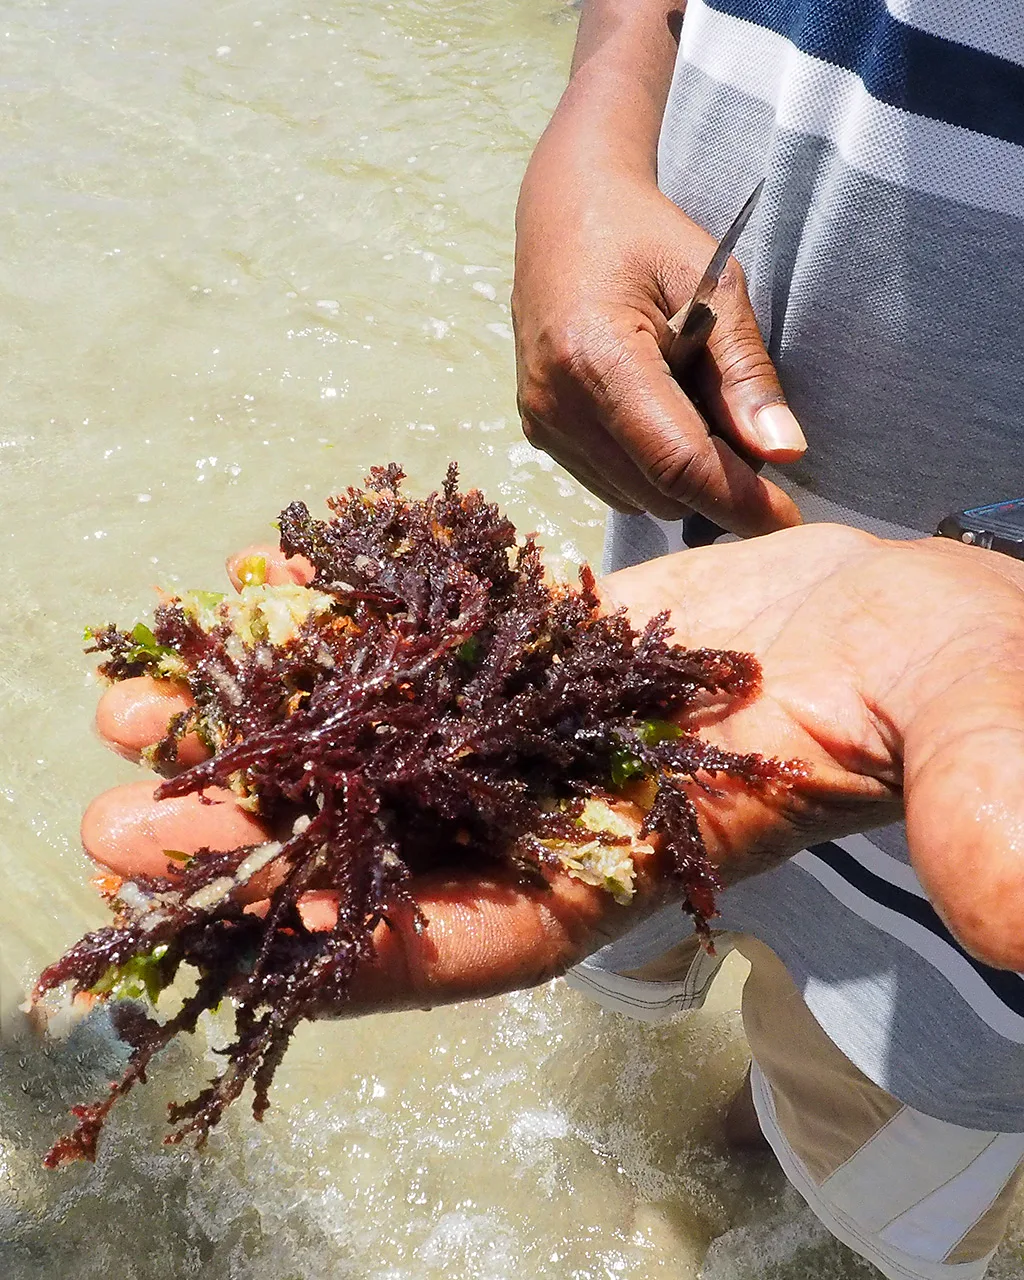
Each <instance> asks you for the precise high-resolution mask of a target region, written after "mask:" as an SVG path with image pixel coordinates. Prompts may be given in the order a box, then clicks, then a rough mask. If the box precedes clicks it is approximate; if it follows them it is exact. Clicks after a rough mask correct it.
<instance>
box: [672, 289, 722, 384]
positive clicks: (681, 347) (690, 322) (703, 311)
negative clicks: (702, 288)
mask: <svg viewBox="0 0 1024 1280" xmlns="http://www.w3.org/2000/svg"><path fill="white" fill-rule="evenodd" d="M716 318H717V317H716V316H715V313H714V312H713V311H712V310H711V308H710V307H709V306H708V305H707V304H706V303H704V302H695V303H694V304H693V306H692V307H690V309H689V311H688V312H687V313H686V316H685V319H684V320H683V323H682V325H681V326H680V327H679V328H678V329H675V330H674V332H675V337H674V338H673V339H672V345H671V346H670V347H669V349H668V358H667V360H668V367H669V368H670V369H671V370H672V372H673V373H674V374H675V376H676V381H677V382H679V384H680V385H681V386H683V385H684V379H685V377H686V375H687V373H688V372H689V369H690V365H691V364H692V363H693V361H694V359H695V358H696V356H697V354H698V353H699V352H701V351H703V350H704V348H705V347H706V346H707V344H708V338H710V337H711V330H712V329H713V328H714V327H715V320H716ZM669 328H670V329H674V326H673V324H672V321H671V320H670V321H669ZM684 390H685V386H684Z"/></svg>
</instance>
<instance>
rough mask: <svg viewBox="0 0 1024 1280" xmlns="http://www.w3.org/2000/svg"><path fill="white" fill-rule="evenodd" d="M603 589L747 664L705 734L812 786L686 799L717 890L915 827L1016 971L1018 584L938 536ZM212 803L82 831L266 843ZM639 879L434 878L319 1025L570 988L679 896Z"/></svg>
mask: <svg viewBox="0 0 1024 1280" xmlns="http://www.w3.org/2000/svg"><path fill="white" fill-rule="evenodd" d="M243 554H246V553H243ZM271 565H272V572H271V575H270V577H271V580H274V579H276V580H284V579H285V578H286V577H291V578H296V577H297V578H299V579H300V580H301V579H302V578H303V577H304V575H305V567H304V566H301V565H299V566H297V565H296V563H295V562H285V561H283V559H282V558H281V556H280V555H279V554H277V553H275V557H274V558H272V560H271ZM723 583H727V584H728V588H727V589H725V590H723ZM601 586H602V590H603V593H604V599H605V600H606V602H607V604H608V606H609V607H619V606H624V607H625V608H626V609H627V611H628V613H629V615H630V618H631V620H632V622H633V623H634V625H636V626H640V625H642V624H643V623H644V622H645V621H646V620H647V619H648V618H649V617H651V616H652V614H654V613H656V612H659V611H660V610H662V609H664V608H668V609H669V610H670V612H671V620H672V624H673V626H674V627H675V629H676V638H677V640H678V641H679V642H680V643H682V644H685V645H689V646H700V645H709V646H714V647H722V648H733V649H739V650H744V651H749V652H752V653H754V654H756V656H757V657H758V658H759V660H760V661H761V663H762V666H763V685H762V690H761V692H760V694H759V695H758V696H756V697H754V698H753V699H751V700H750V701H748V702H747V703H745V704H744V705H742V706H739V707H737V708H735V709H734V710H733V711H731V712H730V713H729V714H728V715H725V716H724V717H722V716H718V717H716V718H714V719H712V721H711V722H710V723H708V724H706V725H705V726H704V727H703V729H702V732H703V733H704V734H705V735H706V736H707V737H708V738H709V739H711V740H713V741H716V742H719V743H721V744H723V745H725V746H728V747H730V748H732V749H733V750H737V751H759V752H762V753H764V754H771V755H776V756H779V757H782V758H786V759H799V760H802V761H804V762H805V763H806V765H807V766H808V776H807V777H806V779H805V780H804V781H802V782H799V783H797V784H796V785H795V787H794V788H793V789H792V790H791V791H789V790H781V791H777V792H773V793H770V794H767V795H763V796H754V795H752V794H750V793H749V792H746V791H744V790H742V789H737V788H731V789H729V790H728V791H727V792H726V794H725V795H723V796H720V797H717V798H716V797H711V796H707V795H704V794H702V793H701V792H700V791H698V790H695V791H694V796H695V799H696V801H697V804H698V807H699V812H700V818H701V826H702V829H703V831H704V834H705V838H706V841H707V845H708V849H709V852H710V856H711V858H712V859H713V861H714V862H715V863H716V864H717V866H718V868H719V870H720V874H721V876H722V878H723V880H724V881H726V882H730V881H734V880H736V879H739V878H741V877H743V876H747V875H751V874H756V873H757V872H758V871H761V870H764V869H765V868H767V867H770V866H773V865H776V864H777V863H778V861H779V860H780V859H783V858H785V857H786V856H788V855H790V854H792V853H794V852H796V851H798V850H799V849H801V848H804V847H806V845H807V844H809V843H813V842H814V841H817V840H822V839H827V838H834V837H837V836H840V835H844V834H850V833H853V832H857V831H863V830H866V829H869V828H871V827H872V826H876V825H879V824H882V823H886V822H891V821H894V820H896V819H898V818H899V817H900V816H901V815H903V814H905V816H906V821H907V829H908V835H909V841H910V848H911V857H912V860H913V863H914V867H915V869H916V871H917V874H918V876H919V878H920V880H921V883H922V885H923V886H924V889H925V891H926V892H927V894H928V896H929V898H930V900H931V901H932V903H933V904H934V905H935V907H936V909H937V911H938V912H939V914H940V915H941V916H942V917H943V919H944V920H945V921H946V923H947V924H948V925H949V927H950V929H951V930H952V931H953V933H954V934H955V935H956V936H957V937H958V938H959V939H960V941H961V942H962V943H963V944H964V946H965V947H967V949H968V950H969V951H971V952H972V953H973V954H974V955H976V956H978V957H979V958H980V959H982V960H983V961H985V962H986V963H988V964H991V965H996V966H1000V967H1004V968H1009V969H1013V970H1022V969H1024V565H1021V564H1019V563H1018V562H1016V561H1013V560H1010V559H1008V558H1006V557H1003V556H999V555H996V554H994V553H991V552H983V551H977V550H973V549H970V548H966V547H962V546H960V545H958V544H954V543H951V542H947V541H944V540H940V539H933V540H930V541H926V542H918V543H900V542H884V541H880V540H878V539H876V538H873V537H871V536H870V535H868V534H864V533H860V532H857V531H855V530H851V529H844V528H839V527H836V526H828V525H813V526H806V527H803V528H799V529H791V530H787V531H784V532H780V533H778V534H774V535H771V536H769V537H766V538H759V539H756V540H753V541H750V542H746V543H737V544H732V545H727V546H715V547H708V548H705V549H702V550H699V551H689V552H684V553H681V554H679V555H675V556H669V557H665V558H664V559H662V560H656V561H652V562H650V563H648V564H645V565H641V566H638V567H636V568H633V569H628V570H625V571H623V572H621V573H617V574H613V575H611V576H610V577H607V578H605V579H603V581H602V584H601ZM186 703H187V695H186V694H185V693H184V691H183V689H182V688H181V687H180V686H174V685H172V684H170V683H169V682H155V681H151V680H146V679H142V680H140V681H126V682H124V683H122V684H120V685H115V686H113V688H112V689H111V690H109V691H108V692H107V694H105V695H104V698H103V700H102V701H101V704H100V708H99V711H98V717H97V719H98V724H99V728H100V731H101V733H102V734H103V736H104V737H105V738H106V739H107V741H108V742H110V743H111V745H113V746H115V747H116V748H117V749H118V750H120V751H122V752H125V753H128V754H131V753H133V752H136V751H137V750H138V749H139V748H140V747H141V746H143V745H145V743H146V742H152V741H155V740H156V739H157V738H158V737H159V736H160V735H161V734H162V732H163V730H164V728H165V727H166V724H167V720H168V717H169V716H170V715H171V714H173V712H174V711H176V710H178V709H180V708H181V707H182V706H183V705H186ZM218 798H219V799H220V800H221V803H219V804H216V805H212V806H211V805H203V804H201V803H200V801H199V799H198V797H196V796H187V797H183V798H179V799H176V800H169V801H163V802H157V801H155V800H154V799H153V794H152V785H151V784H148V783H136V784H131V785H130V786H128V787H120V788H116V789H114V790H113V791H110V792H107V793H106V794H105V795H104V796H101V797H99V799H98V800H97V801H95V802H94V803H93V805H92V806H91V807H90V809H89V811H88V812H87V814H86V816H85V819H84V821H83V841H84V843H85V846H86V850H87V851H88V852H89V853H90V854H91V855H92V856H93V857H94V858H96V859H97V860H98V861H101V862H102V863H103V864H104V865H105V866H107V867H109V868H110V869H112V870H114V871H115V872H117V873H118V874H121V875H131V874H133V873H138V872H140V871H142V870H145V869H152V868H153V865H154V864H153V859H154V857H156V858H157V860H158V862H159V863H160V865H161V867H162V866H163V865H166V866H167V867H168V870H170V871H173V867H174V864H173V863H172V864H166V860H165V859H163V858H162V855H161V853H160V851H161V850H162V849H166V848H174V849H177V850H182V851H185V852H190V851H194V850H195V849H197V848H200V847H202V846H204V845H208V844H209V845H216V843H217V841H220V844H219V847H222V848H231V847H234V846H236V845H239V844H242V843H253V841H254V839H257V840H258V839H260V838H261V837H262V833H261V830H260V828H259V825H258V823H257V821H256V820H255V819H254V818H253V817H252V815H250V814H248V813H246V812H245V811H243V810H240V809H238V808H237V806H236V805H235V804H234V802H233V800H232V799H231V798H230V796H229V795H228V793H221V794H220V795H219V797H218ZM214 824H216V831H214V830H213V825H214ZM637 861H638V871H639V885H640V887H639V893H638V895H637V900H636V903H635V905H634V906H631V907H630V908H624V907H621V906H618V905H616V904H615V903H614V901H613V900H612V899H611V897H610V895H608V894H607V893H605V892H604V891H603V890H600V889H595V888H591V887H589V886H587V885H584V884H582V883H580V882H579V881H577V880H574V879H572V878H571V877H569V876H567V875H563V874H556V873H550V874H548V877H547V878H548V880H549V888H548V889H547V890H542V889H537V888H528V887H523V886H522V885H519V884H516V883H514V882H512V880H511V879H505V878H503V877H500V876H495V875H493V874H488V875H486V876H484V875H481V876H480V877H479V878H477V879H474V878H468V877H465V876H461V877H460V878H458V879H453V878H451V877H444V876H437V875H435V876H431V877H429V878H427V877H424V878H422V879H421V880H420V881H418V882H414V887H415V890H416V898H417V900H418V902H419V904H420V906H421V908H422V910H423V913H424V915H425V916H426V918H427V920H428V922H429V923H428V926H427V928H426V929H425V930H424V932H423V933H421V934H417V933H416V932H415V931H414V930H413V929H412V927H411V921H410V920H409V918H408V916H407V915H406V914H405V913H403V912H402V911H398V912H396V913H395V922H396V923H397V925H398V928H397V929H396V930H395V931H389V930H387V929H386V928H384V927H383V926H382V927H381V929H380V930H379V932H378V934H377V936H376V939H375V941H376V944H377V956H376V959H375V960H374V961H373V963H372V964H369V965H367V966H366V967H365V969H364V970H363V971H362V972H361V973H359V974H358V975H357V981H356V984H355V989H354V991H353V995H352V999H351V1002H350V1003H349V1004H348V1005H347V1006H346V1007H345V1008H344V1009H342V1010H331V1011H325V1012H330V1013H340V1014H348V1013H359V1012H366V1011H372V1010H379V1009H385V1008H404V1007H427V1006H430V1005H434V1004H441V1003H446V1002H453V1001H458V1000H463V999H469V998H472V997H477V996H485V995H492V994H495V993H498V992H502V991H509V990H512V989H515V988H518V987H524V986H529V985H532V984H534V983H538V982H542V981H544V980H545V979H547V978H549V977H551V976H553V975H555V974H558V973H561V972H563V971H564V970H565V969H566V968H567V967H569V966H570V965H572V964H573V963H575V962H576V961H578V960H579V959H581V958H582V957H584V956H585V955H587V954H589V953H590V952H591V951H593V950H594V949H595V948H596V947H598V946H600V945H601V944H602V943H604V942H605V941H607V940H609V939H610V938H612V937H615V936H617V935H619V934H621V933H622V932H624V931H625V930H626V929H627V928H629V927H630V926H631V925H632V924H635V923H636V921H637V919H638V918H639V916H640V915H641V914H642V913H644V912H646V911H649V910H652V909H653V908H655V907H657V906H659V905H661V904H663V903H664V902H666V901H670V900H671V899H672V898H673V894H674V890H673V886H672V883H671V881H670V880H669V879H668V877H667V876H666V874H665V867H664V866H663V865H662V864H661V862H660V860H659V855H658V852H657V850H656V849H648V850H647V851H646V852H645V853H642V854H641V855H640V856H639V857H638V860H637ZM269 870H272V868H271V869H269ZM259 891H262V893H264V894H265V893H267V892H269V885H268V884H266V883H265V884H264V885H263V886H262V887H258V889H257V892H259ZM308 912H309V921H308V922H309V926H310V927H314V928H315V927H330V923H331V920H332V918H333V903H332V901H331V898H330V895H329V894H324V893H321V894H319V895H314V897H313V898H312V899H311V901H310V902H309V904H308Z"/></svg>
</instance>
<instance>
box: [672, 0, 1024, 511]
mask: <svg viewBox="0 0 1024 1280" xmlns="http://www.w3.org/2000/svg"><path fill="white" fill-rule="evenodd" d="M762 175H767V179H768V181H767V184H766V187H765V191H764V194H763V196H762V199H761V203H760V206H759V208H758V210H757V212H756V213H755V216H754V219H753V220H752V222H751V224H750V226H749V228H748V230H747V232H746V233H745V235H744V237H743V239H742V240H741V242H740V247H739V251H738V257H739V258H740V261H741V262H742V264H743V266H744V268H745V270H746V273H747V277H748V284H749V287H750V292H751V297H752V299H753V302H754V306H755V310H756V312H757V315H758V319H759V321H760V323H761V326H762V330H763V331H764V333H765V336H766V339H767V341H768V344H769V350H770V352H771V353H772V355H773V357H774V359H775V360H776V363H777V365H778V367H779V370H780V374H781V376H782V380H783V385H784V387H785V390H786V394H787V396H788V397H789V399H790V402H791V404H792V406H793V408H794V410H795V412H796V414H797V416H798V418H799V419H800V420H801V423H802V425H803V427H804V430H805V432H806V434H807V438H808V443H809V449H808V452H807V455H806V458H805V460H804V461H803V462H801V463H799V464H796V465H795V466H791V467H788V468H787V469H786V475H787V476H788V477H789V480H790V484H789V485H788V486H787V487H791V488H793V487H794V486H795V492H797V495H798V496H803V497H804V498H805V499H808V498H809V499H810V500H809V504H808V502H807V501H805V506H806V505H809V506H810V514H811V515H814V514H816V511H815V507H814V498H815V497H817V498H822V499H826V500H830V501H832V502H835V503H838V504H840V506H841V507H842V508H847V509H851V510H853V511H856V512H859V513H862V514H864V515H866V516H869V517H875V518H879V519H881V520H883V521H886V522H888V523H890V524H893V525H896V526H899V527H900V528H903V529H906V530H915V529H917V530H923V531H927V532H930V531H931V530H933V529H934V528H935V525H936V523H937V521H938V520H939V519H940V518H941V517H942V516H944V515H946V514H948V513H950V512H952V511H955V510H959V509H961V508H963V507H968V506H972V505H979V504H982V503H985V502H990V501H995V500H997V499H1002V498H1008V497H1016V496H1019V493H1020V492H1021V491H1024V3H1022V2H1021V0H977V2H976V3H973V4H970V3H965V0H947V2H945V3H943V0H888V5H886V4H885V3H883V2H882V0H690V3H689V4H688V6H687V11H686V17H685V20H684V23H683V28H682V37H681V44H680V54H679V59H678V63H677V68H676V75H675V78H674V82H673V86H672V90H671V94H670V98H669V103H668V107H667V110H666V114H665V120H664V125H663V130H662V138H661V146H660V153H659V183H660V185H661V187H662V189H663V190H664V191H665V192H666V193H667V194H668V195H670V196H671V197H672V199H674V200H675V201H676V202H677V203H678V204H680V205H681V207H682V208H683V209H685V210H686V212H687V213H689V214H690V215H691V216H692V217H693V218H695V219H696V221H698V222H699V223H701V224H702V225H703V226H705V227H707V228H708V229H709V230H710V231H712V232H713V233H715V234H721V232H722V231H723V230H724V229H725V227H726V226H727V225H728V223H729V221H730V219H731V217H732V216H733V214H734V213H735V211H736V209H738V208H739V206H740V205H741V204H742V202H743V200H744V199H745V198H746V196H747V195H748V194H749V193H750V190H751V189H752V187H753V185H754V183H755V182H756V181H757V179H758V178H759V177H761V176H762ZM829 514H832V513H829Z"/></svg>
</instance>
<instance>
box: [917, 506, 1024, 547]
mask: <svg viewBox="0 0 1024 1280" xmlns="http://www.w3.org/2000/svg"><path fill="white" fill-rule="evenodd" d="M935 532H936V534H937V535H938V536H939V537H940V538H955V539H956V541H957V542H966V543H967V544H968V546H972V547H984V548H985V550H986V551H1001V552H1002V553H1003V554H1004V555H1007V556H1013V557H1014V559H1016V560H1024V498H1010V499H1008V500H1007V501H1006V502H993V503H991V504H990V505H989V506H987V507H970V508H969V509H968V510H967V511H958V512H957V513H956V515H953V516H946V518H945V520H943V521H941V522H940V524H939V527H938V529H936V530H935Z"/></svg>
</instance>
